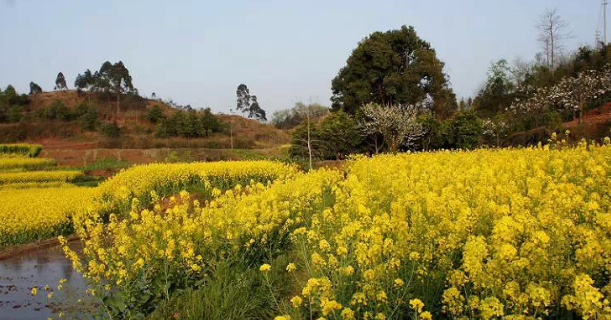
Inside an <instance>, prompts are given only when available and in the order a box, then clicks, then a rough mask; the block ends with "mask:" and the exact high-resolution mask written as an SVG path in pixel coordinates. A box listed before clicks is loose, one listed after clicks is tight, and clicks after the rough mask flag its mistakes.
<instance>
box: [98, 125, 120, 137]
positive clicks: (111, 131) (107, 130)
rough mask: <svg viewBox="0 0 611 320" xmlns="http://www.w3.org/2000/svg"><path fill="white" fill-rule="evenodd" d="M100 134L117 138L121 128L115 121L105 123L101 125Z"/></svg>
mask: <svg viewBox="0 0 611 320" xmlns="http://www.w3.org/2000/svg"><path fill="white" fill-rule="evenodd" d="M102 134H104V136H106V137H109V138H118V137H120V136H121V128H119V127H118V126H117V125H116V124H115V123H105V124H103V125H102Z"/></svg>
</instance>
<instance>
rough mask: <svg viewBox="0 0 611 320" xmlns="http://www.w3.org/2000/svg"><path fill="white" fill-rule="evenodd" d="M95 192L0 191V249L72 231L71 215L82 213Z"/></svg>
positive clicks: (62, 189)
mask: <svg viewBox="0 0 611 320" xmlns="http://www.w3.org/2000/svg"><path fill="white" fill-rule="evenodd" d="M95 192H96V190H95V189H94V188H83V187H60V188H56V187H50V188H44V189H43V188H40V189H39V188H28V189H1V190H0V199H1V200H2V201H0V248H2V247H4V246H6V245H10V244H16V243H27V242H31V241H36V240H44V239H48V238H52V237H56V236H58V235H68V234H70V233H72V232H73V227H72V223H71V220H70V217H71V215H73V214H76V213H78V212H82V211H84V210H85V209H86V208H87V206H89V205H90V204H91V202H92V200H93V196H94V195H95Z"/></svg>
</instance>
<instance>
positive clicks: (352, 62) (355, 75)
mask: <svg viewBox="0 0 611 320" xmlns="http://www.w3.org/2000/svg"><path fill="white" fill-rule="evenodd" d="M443 67H444V63H443V62H441V61H440V60H439V59H438V58H437V55H436V53H435V50H434V49H433V48H432V47H431V45H430V44H429V43H428V42H426V41H424V40H422V39H421V38H420V37H418V35H417V34H416V30H415V29H414V28H413V27H407V26H402V27H401V29H398V30H390V31H387V32H374V33H372V34H371V35H369V36H368V37H367V38H365V39H364V40H362V41H361V42H360V43H359V44H358V46H357V47H356V48H355V49H354V50H353V51H352V54H351V55H350V57H349V58H348V60H347V61H346V66H344V67H343V68H341V70H340V71H339V73H338V74H337V76H336V77H335V78H334V79H333V81H332V83H331V88H332V90H333V97H332V98H331V101H332V102H333V105H332V108H333V109H334V110H340V109H341V110H344V111H346V112H348V113H351V114H355V113H356V111H357V110H358V109H359V108H361V107H362V106H363V105H365V104H367V103H370V102H373V103H377V104H380V105H411V104H417V103H422V102H429V104H428V105H431V103H432V109H433V110H434V111H435V113H436V114H438V115H439V116H444V117H445V116H447V115H449V114H451V113H452V112H453V111H454V110H455V109H456V99H455V97H454V94H453V92H452V90H451V89H449V87H448V76H447V75H446V74H445V73H444V71H443ZM423 105H425V104H423Z"/></svg>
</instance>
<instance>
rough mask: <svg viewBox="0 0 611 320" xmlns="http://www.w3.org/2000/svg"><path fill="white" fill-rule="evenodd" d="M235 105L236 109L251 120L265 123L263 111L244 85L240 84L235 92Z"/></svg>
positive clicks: (265, 118)
mask: <svg viewBox="0 0 611 320" xmlns="http://www.w3.org/2000/svg"><path fill="white" fill-rule="evenodd" d="M236 96H237V104H236V109H237V110H238V111H240V112H242V113H244V114H246V115H247V116H248V117H249V118H251V119H257V120H260V121H267V115H266V113H265V110H263V108H261V106H260V105H259V102H258V101H257V96H255V95H250V90H248V87H247V86H246V85H245V84H243V83H242V84H240V85H239V86H238V88H237V90H236Z"/></svg>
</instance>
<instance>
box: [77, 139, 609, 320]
mask: <svg viewBox="0 0 611 320" xmlns="http://www.w3.org/2000/svg"><path fill="white" fill-rule="evenodd" d="M610 175H611V146H608V145H605V146H598V145H586V144H585V143H581V144H580V145H579V146H578V147H575V148H563V149H550V148H547V147H535V148H527V149H502V150H476V151H470V152H465V151H456V152H449V151H442V152H435V153H417V154H400V155H381V156H376V157H373V158H364V157H363V158H357V159H355V160H353V161H351V162H350V164H349V165H348V168H347V171H346V173H342V172H338V171H327V170H320V171H316V172H312V173H309V174H296V175H294V177H292V178H290V177H289V178H288V179H284V180H281V181H280V180H279V181H277V182H275V183H273V184H269V185H267V186H264V185H258V184H256V183H254V182H253V183H250V184H243V185H238V186H235V187H234V188H233V189H231V190H230V191H227V192H225V193H222V192H221V191H220V190H218V189H214V191H213V195H214V198H213V199H211V200H210V201H205V202H203V203H200V202H198V201H190V200H189V196H188V194H187V193H185V192H183V193H181V194H180V196H177V197H175V198H174V200H172V201H171V202H172V204H171V205H170V206H169V207H168V208H167V209H165V208H163V207H161V206H156V207H155V208H153V209H145V210H139V209H138V203H137V202H136V203H135V204H134V203H132V205H133V207H134V210H132V211H131V214H130V215H129V217H126V218H125V219H119V218H118V217H117V216H116V215H111V217H110V223H108V224H105V223H104V222H103V221H101V220H99V219H98V220H95V219H88V220H86V221H85V222H84V224H83V228H81V229H80V232H81V236H82V237H83V238H84V239H86V241H85V249H84V253H85V259H84V261H83V260H81V259H80V258H79V257H78V256H77V255H76V253H74V252H71V251H70V250H69V249H68V248H65V249H66V252H67V254H68V256H69V257H71V258H72V261H73V263H74V265H75V267H76V268H77V270H79V271H82V272H84V274H85V276H86V277H88V278H89V279H90V280H91V281H92V284H93V286H92V289H91V291H92V293H95V294H96V295H99V296H102V297H105V298H106V299H108V300H112V301H115V302H116V301H117V299H118V298H117V297H118V296H121V297H123V298H125V300H124V301H129V302H130V303H129V304H128V303H124V304H121V303H119V304H117V303H115V304H114V305H120V308H118V309H116V310H117V312H116V313H117V314H118V315H122V316H130V315H133V314H135V313H137V312H144V313H146V312H150V310H151V309H150V308H152V305H156V303H158V302H159V301H158V300H155V298H154V297H157V298H159V297H162V298H163V299H169V297H170V296H171V294H172V288H180V287H189V286H193V287H196V286H197V285H198V284H200V283H201V279H202V278H204V277H205V276H206V274H207V272H208V270H211V269H213V268H214V265H215V264H216V263H218V262H219V261H236V260H242V261H245V262H246V264H254V263H255V262H258V264H256V265H255V266H253V268H257V269H258V270H260V272H263V273H268V272H270V270H271V264H270V263H271V260H270V261H267V260H268V259H273V257H274V255H277V254H279V252H284V253H285V254H286V255H287V256H289V257H292V259H293V261H291V262H290V263H289V264H288V265H287V266H286V277H289V278H290V279H291V281H292V283H293V285H294V289H295V290H293V292H294V293H297V294H295V295H293V296H287V297H274V299H276V298H277V299H278V300H280V302H279V303H278V304H277V309H278V310H276V312H278V314H279V315H278V317H277V318H276V319H278V320H281V319H302V318H303V319H402V318H414V319H425V320H431V319H432V318H457V319H466V318H476V319H486V320H487V319H498V318H509V319H527V318H528V319H533V318H569V317H581V318H583V319H609V318H611V306H610V302H609V298H610V296H611V282H610V277H609V275H610V274H611V254H610V253H611V213H610V212H611V210H610V209H611V197H610V194H609V187H610V186H611V185H610V182H609V181H611V180H610ZM243 186H245V187H243ZM151 197H152V198H156V197H157V195H156V194H154V193H153V194H152V195H151ZM178 199H180V200H178ZM168 283H172V286H168V285H164V284H168ZM142 288H146V290H145V291H143V289H142ZM139 295H140V296H139ZM142 295H145V297H146V299H143V300H142V301H143V302H141V303H134V302H133V301H137V299H138V297H140V298H142ZM111 298H112V299H111ZM138 301H140V300H138Z"/></svg>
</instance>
